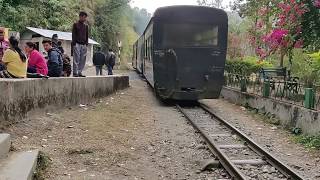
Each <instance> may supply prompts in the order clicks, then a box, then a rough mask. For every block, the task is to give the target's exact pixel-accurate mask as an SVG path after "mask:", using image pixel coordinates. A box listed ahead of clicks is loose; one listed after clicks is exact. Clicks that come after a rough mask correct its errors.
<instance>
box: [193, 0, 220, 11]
mask: <svg viewBox="0 0 320 180" xmlns="http://www.w3.org/2000/svg"><path fill="white" fill-rule="evenodd" d="M197 2H198V4H199V5H201V6H210V7H215V8H221V9H222V8H223V6H222V2H223V0H197Z"/></svg>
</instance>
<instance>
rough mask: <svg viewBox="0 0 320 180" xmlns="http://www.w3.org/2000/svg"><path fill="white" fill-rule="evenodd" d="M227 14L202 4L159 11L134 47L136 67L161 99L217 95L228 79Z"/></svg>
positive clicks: (196, 98)
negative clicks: (226, 77)
mask: <svg viewBox="0 0 320 180" xmlns="http://www.w3.org/2000/svg"><path fill="white" fill-rule="evenodd" d="M227 34H228V18H227V14H226V13H225V12H224V11H223V10H221V9H216V8H210V7H202V6H170V7H163V8H159V9H157V10H156V12H155V13H154V16H153V18H152V19H151V21H150V23H149V24H148V26H147V28H146V30H145V31H144V34H143V35H142V36H141V37H140V38H139V40H138V41H137V43H136V44H135V45H134V46H135V47H134V48H136V51H137V54H138V55H137V57H136V61H137V63H136V69H137V71H139V72H141V73H143V75H144V76H145V78H146V79H147V81H148V82H149V84H150V85H151V86H153V87H154V89H155V92H156V94H157V95H158V96H159V97H160V98H162V99H174V100H199V99H209V98H210V99H213V98H218V97H219V95H220V92H221V89H222V86H223V82H224V77H223V74H224V67H225V60H226V51H227Z"/></svg>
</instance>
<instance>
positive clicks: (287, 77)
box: [260, 67, 299, 95]
mask: <svg viewBox="0 0 320 180" xmlns="http://www.w3.org/2000/svg"><path fill="white" fill-rule="evenodd" d="M260 75H262V78H263V80H264V81H269V82H270V88H271V89H272V90H275V88H276V83H282V84H283V90H282V92H281V94H282V95H284V93H285V92H289V93H293V94H298V89H299V78H298V77H292V76H291V73H290V71H288V70H287V68H286V67H281V68H262V69H261V71H260Z"/></svg>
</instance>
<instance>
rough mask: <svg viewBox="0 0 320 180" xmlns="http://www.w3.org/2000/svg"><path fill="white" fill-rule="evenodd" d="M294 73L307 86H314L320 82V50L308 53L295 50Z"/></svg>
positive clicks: (292, 69)
mask: <svg viewBox="0 0 320 180" xmlns="http://www.w3.org/2000/svg"><path fill="white" fill-rule="evenodd" d="M291 71H292V74H293V75H294V76H297V77H299V78H300V80H301V81H302V82H303V83H304V84H305V85H306V86H307V87H312V86H314V85H315V84H319V83H320V52H318V53H312V54H307V53H304V52H303V50H301V49H297V50H295V51H294V56H293V61H292V68H291Z"/></svg>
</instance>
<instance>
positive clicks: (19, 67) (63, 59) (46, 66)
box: [0, 12, 115, 78]
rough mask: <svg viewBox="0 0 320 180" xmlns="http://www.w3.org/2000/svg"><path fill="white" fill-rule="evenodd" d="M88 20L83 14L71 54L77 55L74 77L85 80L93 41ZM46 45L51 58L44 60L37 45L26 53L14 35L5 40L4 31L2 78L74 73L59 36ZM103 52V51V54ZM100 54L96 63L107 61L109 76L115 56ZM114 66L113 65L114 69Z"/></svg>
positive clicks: (0, 53)
mask: <svg viewBox="0 0 320 180" xmlns="http://www.w3.org/2000/svg"><path fill="white" fill-rule="evenodd" d="M87 17H88V15H87V13H85V12H80V14H79V21H78V22H76V23H74V25H73V28H72V43H71V45H72V47H71V49H72V52H71V54H72V55H73V76H74V77H85V76H84V75H83V74H82V71H83V70H84V67H85V64H86V56H87V46H88V40H89V33H88V32H89V30H88V29H89V28H88V25H87V24H86V23H85V22H86V19H87ZM42 45H43V48H44V50H45V51H46V52H47V57H44V56H43V55H42V54H41V53H40V52H39V51H38V50H37V47H36V44H34V43H32V42H27V43H26V44H24V52H23V51H22V49H20V47H19V41H18V40H17V38H15V37H14V36H11V37H10V38H9V40H8V41H7V40H5V38H4V29H3V28H0V78H26V77H27V75H28V76H29V75H30V76H31V77H44V76H45V77H48V76H49V77H61V76H70V75H71V72H72V68H71V60H70V58H69V57H68V56H67V55H66V54H65V53H64V49H63V48H62V45H61V41H58V36H57V35H56V34H55V35H53V37H52V39H48V40H44V41H43V42H42ZM99 53H101V52H100V51H99ZM99 53H95V55H94V59H93V60H94V62H97V61H100V60H101V59H103V61H104V64H107V66H108V69H111V71H109V73H108V74H112V68H113V65H114V63H106V62H108V60H109V59H110V60H111V61H113V60H112V59H113V58H114V59H115V55H114V53H113V52H110V53H108V55H107V56H105V55H104V54H103V56H102V55H101V54H99ZM107 59H108V60H107ZM109 64H110V66H109ZM111 64H113V65H112V66H111ZM95 65H96V64H95ZM109 67H110V68H109ZM101 68H102V66H101ZM100 74H102V72H101V73H100Z"/></svg>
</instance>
